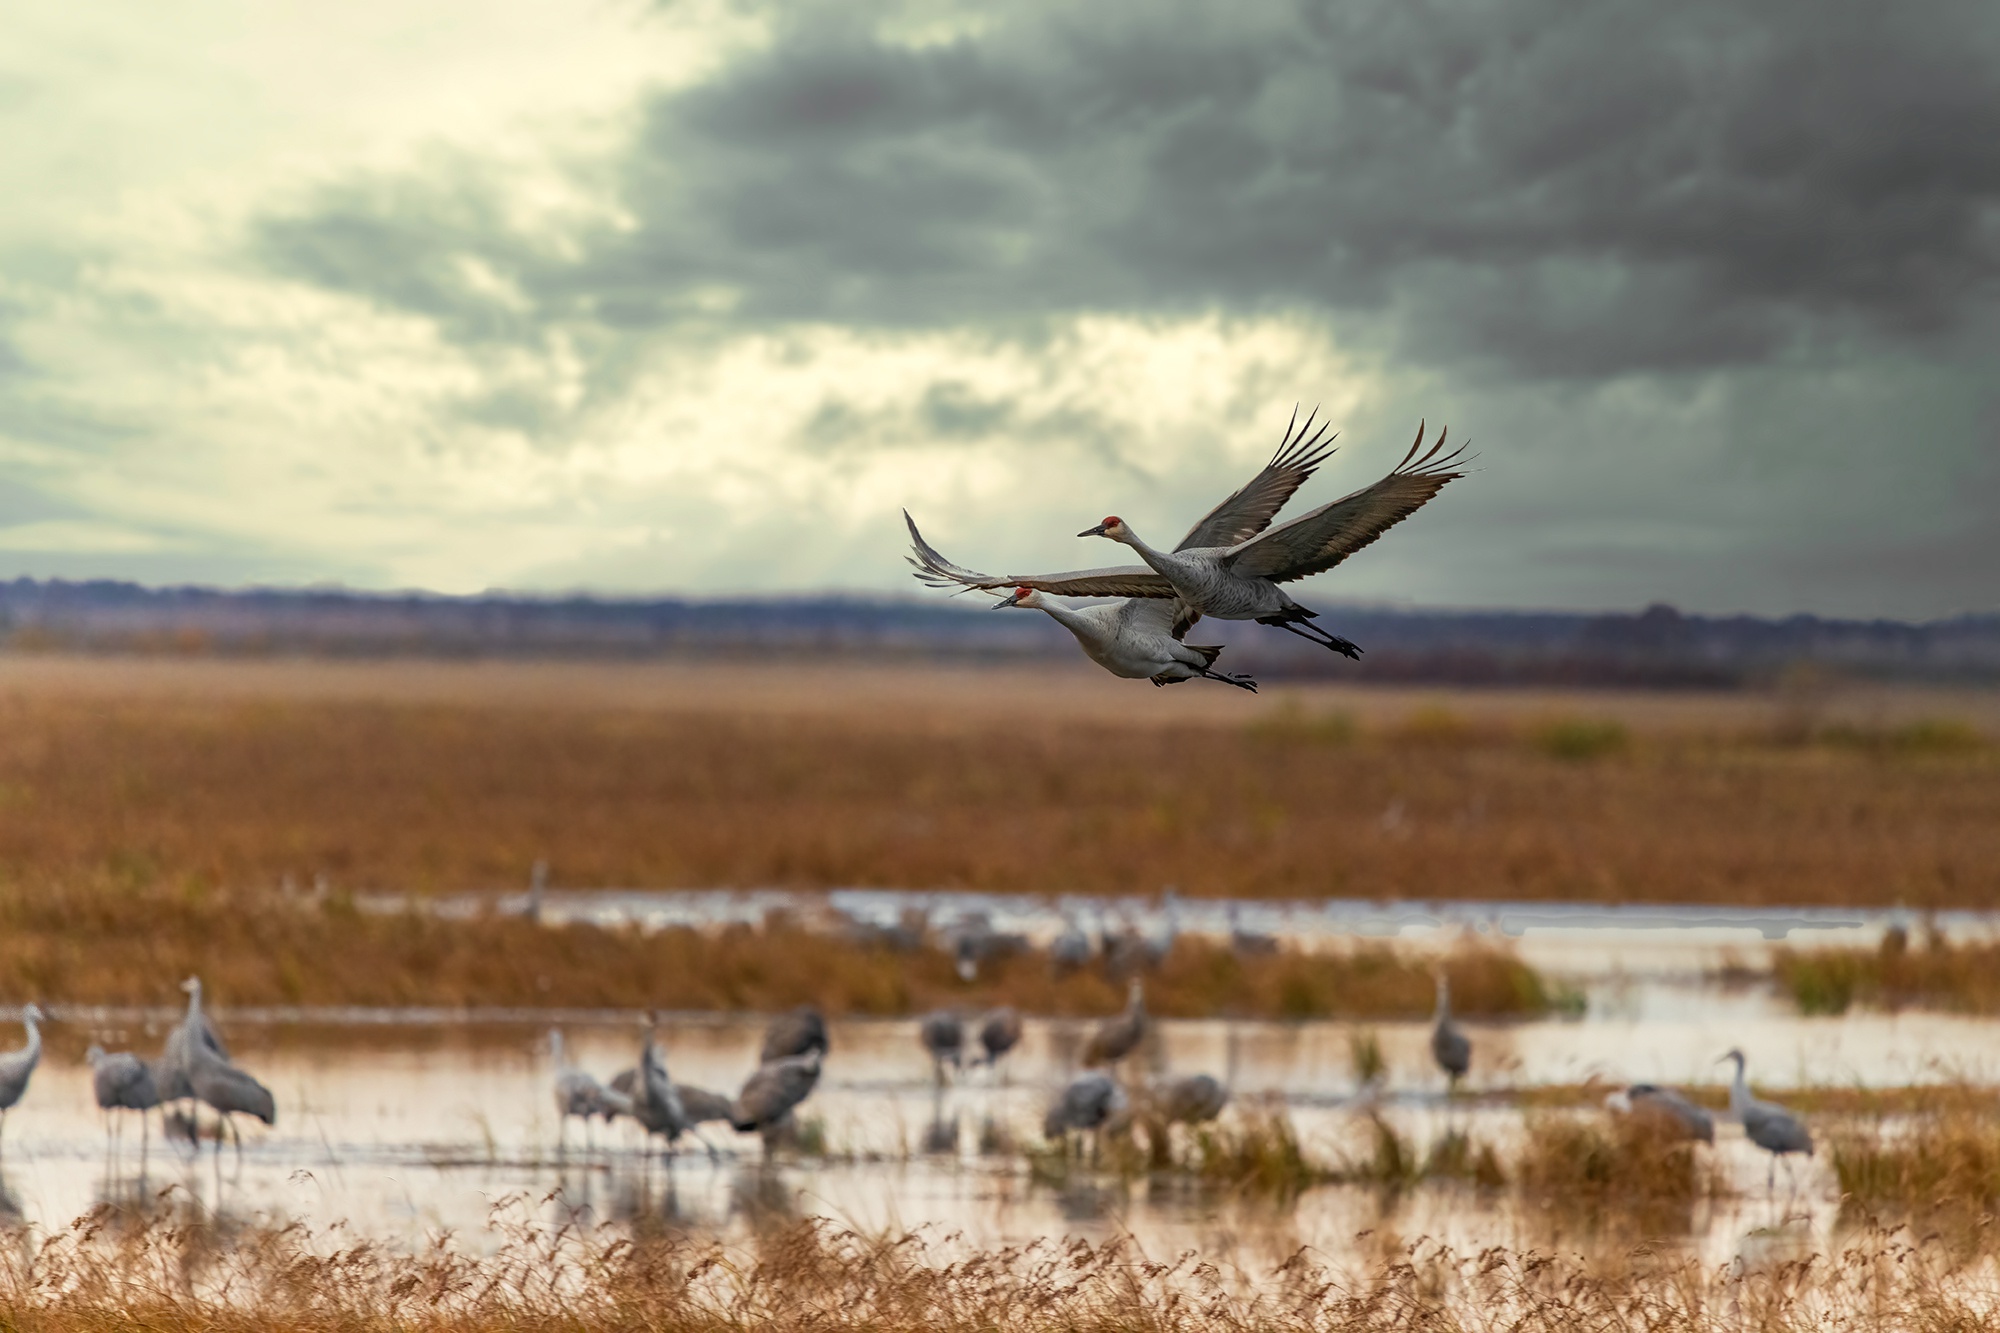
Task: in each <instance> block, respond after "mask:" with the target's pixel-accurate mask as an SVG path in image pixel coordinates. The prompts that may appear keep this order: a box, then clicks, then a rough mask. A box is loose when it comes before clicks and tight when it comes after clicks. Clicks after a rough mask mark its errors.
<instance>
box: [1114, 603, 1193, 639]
mask: <svg viewBox="0 0 2000 1333" xmlns="http://www.w3.org/2000/svg"><path fill="white" fill-rule="evenodd" d="M1117 618H1118V619H1119V620H1120V621H1123V622H1124V623H1125V624H1128V625H1131V626H1134V627H1135V628H1144V629H1148V630H1152V631H1155V632H1163V633H1167V634H1171V635H1173V636H1174V637H1175V638H1176V639H1180V638H1185V637H1186V635H1187V632H1188V630H1189V629H1191V628H1193V626H1194V623H1195V622H1196V621H1197V620H1200V619H1201V612H1199V611H1197V610H1195V609H1194V608H1193V607H1191V606H1189V605H1188V604H1187V603H1186V602H1183V601H1181V600H1180V599H1179V598H1172V599H1164V598H1158V597H1134V598H1131V599H1129V600H1127V601H1126V602H1124V603H1123V604H1121V605H1120V606H1119V608H1118V611H1117Z"/></svg>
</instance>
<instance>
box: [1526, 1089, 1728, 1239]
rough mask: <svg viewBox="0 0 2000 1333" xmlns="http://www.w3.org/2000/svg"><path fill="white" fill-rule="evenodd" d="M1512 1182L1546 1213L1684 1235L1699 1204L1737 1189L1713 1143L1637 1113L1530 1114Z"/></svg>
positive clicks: (1651, 1232)
mask: <svg viewBox="0 0 2000 1333" xmlns="http://www.w3.org/2000/svg"><path fill="white" fill-rule="evenodd" d="M1516 1183H1517V1185H1518V1187H1519V1190H1520V1194H1521V1197H1522V1199H1523V1200H1524V1201H1525V1202H1527V1203H1528V1204H1529V1205H1530V1206H1531V1207H1533V1208H1535V1209H1537V1210H1539V1211H1541V1212H1543V1213H1546V1214H1549V1215H1551V1216H1554V1217H1558V1218H1561V1219H1564V1220H1567V1221H1572V1222H1576V1223H1580V1224H1582V1225H1585V1226H1589V1227H1592V1228H1598V1227H1605V1226H1607V1225H1608V1226H1610V1227H1612V1228H1613V1229H1614V1230H1617V1231H1619V1232H1621V1233H1625V1234H1630V1233H1632V1232H1638V1233H1640V1234H1649V1235H1685V1234H1687V1233H1688V1232H1690V1231H1692V1230H1693V1229H1694V1225H1695V1218H1696V1210H1697V1207H1698V1206H1699V1205H1701V1204H1703V1203H1705V1202H1707V1201H1709V1200H1713V1199H1718V1198H1723V1197H1727V1196H1728V1195H1730V1194H1732V1193H1734V1191H1733V1189H1732V1188H1731V1186H1730V1184H1729V1176H1728V1173H1727V1172H1726V1171H1725V1170H1724V1169H1723V1168H1722V1166H1721V1165H1720V1163H1719V1162H1718V1161H1717V1159H1716V1158H1715V1156H1714V1153H1713V1150H1712V1149H1709V1148H1705V1147H1703V1146H1702V1145H1699V1144H1695V1143H1689V1142H1686V1141H1678V1140H1675V1139H1674V1138H1672V1137H1671V1136H1670V1135H1669V1134H1667V1133H1664V1132H1663V1125H1662V1123H1661V1122H1660V1121H1658V1120H1656V1119H1655V1118H1654V1117H1651V1116H1647V1115H1644V1114H1639V1113H1634V1114H1628V1115H1622V1116H1606V1115H1604V1114H1603V1113H1602V1112H1598V1113H1596V1114H1594V1115H1585V1116H1576V1115H1564V1114H1558V1113H1549V1112H1543V1113H1540V1114H1536V1115H1531V1116H1530V1117H1529V1120H1528V1135H1527V1142H1526V1143H1525V1144H1524V1145H1523V1146H1522V1148H1521V1151H1520V1156H1519V1158H1518V1159H1517V1180H1516Z"/></svg>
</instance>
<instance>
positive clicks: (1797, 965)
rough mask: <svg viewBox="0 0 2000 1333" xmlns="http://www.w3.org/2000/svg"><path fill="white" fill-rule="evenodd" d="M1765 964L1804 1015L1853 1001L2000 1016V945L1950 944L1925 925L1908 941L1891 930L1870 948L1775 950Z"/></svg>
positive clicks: (1838, 1009)
mask: <svg viewBox="0 0 2000 1333" xmlns="http://www.w3.org/2000/svg"><path fill="white" fill-rule="evenodd" d="M1771 965H1772V968H1773V970H1774V971H1775V972H1776V973H1777V977H1778V982H1779V984H1780V985H1781V986H1783V987H1784V988H1785V989H1786V990H1787V991H1789V992H1790V993H1791V995H1792V998H1793V1000H1794V1001H1796V1002H1797V1004H1798V1006H1799V1008H1800V1010H1801V1011H1803V1012H1805V1013H1808V1014H1839V1013H1845V1012H1846V1011H1847V1009H1848V1007H1849V1006H1851V1005H1854V1004H1866V1005H1873V1006H1876V1007H1879V1008H1885V1009H1901V1008H1926V1009H1951V1010H1957V1011H1959V1012H1961V1013H1974V1014H1993V1013H2000V943H1994V942H1976V943H1965V944H1952V943H1950V942H1948V941H1946V940H1945V939H1944V938H1943V937H1941V936H1940V935H1938V934H1936V933H1935V932H1933V931H1928V930H1926V931H1924V932H1922V937H1921V939H1920V940H1919V941H1918V942H1916V943H1912V942H1911V940H1910V938H1909V935H1908V932H1907V931H1904V930H1902V929H1900V928H1897V929H1891V930H1890V931H1889V932H1888V933H1887V934H1886V935H1884V936H1883V939H1882V943H1881V944H1880V945H1879V946H1878V947H1876V948H1874V949H1778V950H1774V951H1773V953H1772V958H1771Z"/></svg>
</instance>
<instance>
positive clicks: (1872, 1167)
mask: <svg viewBox="0 0 2000 1333" xmlns="http://www.w3.org/2000/svg"><path fill="white" fill-rule="evenodd" d="M1936 1094H1937V1095H1936V1098H1935V1102H1936V1103H1937V1104H1936V1105H1934V1107H1933V1109H1931V1110H1929V1111H1928V1112H1924V1113H1920V1114H1916V1115H1905V1116H1898V1117H1878V1118H1876V1119H1875V1121H1874V1122H1873V1123H1872V1124H1849V1125H1846V1126H1843V1127H1842V1128H1841V1129H1840V1130H1838V1131H1836V1132H1835V1134H1834V1135H1833V1136H1832V1149H1833V1152H1832V1159H1833V1169H1834V1174H1835V1176H1836V1177H1837V1178H1838V1179H1839V1181H1840V1191H1841V1195H1842V1202H1843V1206H1844V1208H1845V1210H1846V1211H1847V1212H1848V1213H1850V1214H1859V1215H1863V1216H1872V1217H1897V1218H1903V1217H1907V1218H1912V1219H1915V1220H1917V1221H1918V1222H1920V1223H1921V1224H1924V1225H1928V1226H1941V1227H1944V1228H1946V1229H1947V1230H1949V1231H1952V1232H1954V1233H1957V1234H1958V1235H1960V1236H1961V1237H1962V1236H1963V1234H1964V1232H1965V1231H1966V1230H1967V1229H1968V1228H1976V1229H1988V1228H1991V1227H1992V1225H1993V1224H1994V1222H1995V1221H1996V1219H2000V1120H1996V1119H1995V1116H1994V1108H1993V1106H1992V1103H1991V1099H1990V1098H1984V1099H1982V1098H1979V1097H1977V1096H1975V1095H1974V1094H1972V1093H1971V1092H1970V1091H1969V1090H1964V1089H1950V1088H1945V1089H1938V1090H1936Z"/></svg>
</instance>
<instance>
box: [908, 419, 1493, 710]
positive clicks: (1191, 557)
mask: <svg viewBox="0 0 2000 1333" xmlns="http://www.w3.org/2000/svg"><path fill="white" fill-rule="evenodd" d="M1317 421H1318V412H1317V410H1315V411H1314V412H1313V413H1312V414H1310V415H1308V416H1307V418H1306V420H1305V422H1304V424H1300V422H1299V418H1298V412H1297V410H1296V409H1294V410H1293V412H1292V418H1291V421H1290V422H1289V423H1288V424H1287V425H1286V427H1285V434H1284V437H1283V438H1282V439H1281V440H1280V442H1279V445H1278V449H1277V452H1275V453H1274V454H1272V455H1271V461H1270V462H1268V463H1266V464H1265V465H1264V467H1263V469H1262V470H1261V471H1259V472H1258V473H1257V475H1256V476H1254V477H1252V478H1251V479H1250V480H1249V481H1248V482H1246V483H1245V484H1244V485H1243V486H1242V487H1241V488H1239V489H1238V490H1236V491H1234V492H1232V493H1231V494H1230V495H1229V496H1227V497H1226V498H1225V499H1223V500H1222V502H1221V503H1219V504H1217V505H1216V506H1215V508H1213V509H1211V510H1210V511H1209V512H1208V513H1207V514H1205V515H1204V516H1203V517H1202V518H1201V520H1200V521H1199V522H1197V523H1196V524H1195V525H1194V526H1193V527H1192V528H1190V529H1188V531H1187V534H1186V535H1185V536H1183V537H1182V538H1181V540H1180V542H1179V544H1177V545H1176V546H1175V547H1174V548H1173V549H1172V550H1171V551H1163V550H1160V549H1158V548H1157V547H1154V546H1152V545H1150V544H1148V543H1147V542H1146V541H1145V539H1144V538H1142V537H1140V536H1139V534H1138V532H1137V531H1136V530H1135V529H1134V528H1133V526H1132V525H1131V523H1130V522H1129V521H1127V520H1126V519H1124V518H1121V517H1120V516H1118V515H1117V514H1111V515H1108V516H1106V517H1105V518H1104V519H1103V520H1102V521H1101V522H1099V523H1097V524H1095V525H1094V526H1092V527H1088V528H1085V529H1084V530H1083V531H1082V532H1079V533H1078V534H1077V536H1079V537H1102V538H1105V539H1106V540H1109V541H1114V542H1117V543H1119V544H1120V545H1123V546H1129V547H1131V548H1132V549H1133V550H1134V551H1135V552H1137V553H1138V556H1139V559H1140V560H1141V561H1142V562H1143V563H1141V564H1137V565H1117V566H1109V567H1105V568H1101V569H1078V570H1070V571H1067V572H1065V573H1056V574H999V575H995V574H982V573H980V572H978V571H977V570H972V569H967V568H966V567H964V566H962V565H958V564H955V563H953V562H952V561H950V560H948V559H946V558H945V556H944V555H943V554H941V553H940V552H939V551H938V550H937V548H936V547H934V546H932V545H931V544H930V542H929V541H927V540H925V538H924V535H923V533H922V532H920V531H918V529H917V523H916V520H915V519H914V518H912V517H911V516H910V512H909V511H908V510H907V509H906V510H904V511H903V522H904V525H905V526H906V527H907V528H908V529H909V534H910V545H911V548H912V551H913V554H912V555H911V556H910V558H909V563H910V564H911V565H912V566H914V567H915V569H916V578H917V580H918V581H919V582H921V583H924V584H926V585H928V586H930V587H934V588H948V589H953V590H955V591H957V592H968V591H974V590H978V591H983V592H993V593H999V594H1001V600H1000V601H998V602H996V603H995V604H994V609H995V610H1006V609H1009V608H1020V609H1025V610H1032V611H1040V612H1042V613H1043V614H1045V615H1047V616H1048V617H1049V618H1050V619H1052V620H1054V621H1055V622H1056V623H1057V624H1059V625H1061V626H1062V627H1063V628H1064V629H1066V630H1068V631H1069V632H1070V633H1071V635H1073V636H1074V637H1075V639H1076V641H1077V646H1078V647H1080V648H1081V649H1082V650H1083V652H1084V655H1085V656H1086V657H1088V658H1090V660H1091V661H1093V662H1095V663H1097V665H1099V666H1101V667H1103V668H1104V669H1105V670H1106V671H1108V672H1110V673H1111V674H1112V675H1114V676H1120V677H1124V678H1125V679H1128V680H1150V681H1151V682H1152V683H1153V684H1154V685H1174V684H1178V683H1180V682H1181V681H1186V680H1213V681H1217V682H1219V683H1221V684H1224V685H1233V686H1236V687H1238V688H1240V689H1244V690H1249V691H1252V692H1255V690H1256V689H1257V683H1256V681H1255V680H1253V679H1252V678H1250V677H1249V676H1246V675H1234V674H1230V673H1228V672H1222V671H1217V670H1216V669H1215V664H1216V661H1217V659H1218V658H1220V657H1221V656H1222V652H1223V649H1222V648H1221V647H1220V646H1218V645H1214V644H1206V645H1204V644H1190V643H1188V642H1186V641H1185V636H1186V634H1187V632H1188V630H1189V629H1191V628H1192V627H1193V626H1194V625H1195V623H1196V622H1198V621H1199V620H1201V618H1202V617H1204V616H1207V617H1210V618H1212V619H1215V620H1252V621H1255V622H1257V623H1258V624H1260V625H1270V626H1272V627H1274V628H1277V629H1281V630H1284V631H1285V632H1286V633H1288V634H1294V635H1297V636H1298V637H1299V638H1302V639H1305V640H1306V641H1307V642H1309V643H1314V644H1317V645H1319V646H1320V647H1323V648H1327V649H1330V650H1332V651H1333V652H1336V653H1339V654H1341V655H1343V656H1345V657H1350V658H1356V659H1358V658H1359V657H1360V656H1361V649H1360V648H1359V647H1358V646H1357V645H1356V644H1354V643H1351V642H1349V641H1348V640H1347V639H1344V638H1342V637H1341V636H1340V635H1338V634H1335V633H1334V632H1333V631H1331V630H1329V629H1326V628H1325V627H1323V626H1321V625H1320V624H1319V623H1318V621H1319V612H1317V611H1314V610H1311V609H1309V608H1307V607H1306V606H1304V605H1302V604H1301V603H1299V602H1297V601H1295V600H1294V599H1293V598H1292V596H1291V595H1290V594H1289V593H1287V592H1286V591H1285V590H1284V589H1283V588H1282V587H1280V586H1279V585H1281V584H1285V583H1291V582H1294V581H1296V580H1299V579H1303V578H1309V577H1311V576H1313V575H1315V574H1323V573H1326V572H1327V571H1328V570H1331V569H1333V568H1334V567H1335V566H1336V565H1339V564H1340V563H1341V562H1342V561H1344V560H1346V559H1347V558H1348V557H1349V556H1351V555H1353V554H1354V553H1355V552H1357V551H1359V550H1361V549H1362V548H1364V547H1366V546H1368V545H1370V544H1371V543H1373V542H1374V541H1375V540H1376V539H1377V538H1379V537H1380V536H1381V535H1382V534H1383V533H1385V532H1387V531H1388V530H1389V529H1390V528H1392V527H1394V526H1395V525H1396V524H1398V523H1400V522H1402V521H1403V520H1404V519H1406V518H1408V517H1409V516H1410V515H1411V514H1414V513H1415V512H1416V511H1417V510H1418V509H1420V508H1422V507H1423V506H1424V505H1425V504H1426V503H1427V502H1428V501H1430V499H1431V498H1432V497H1433V496H1435V495H1436V494H1437V493H1438V492H1439V491H1441V490H1443V489H1444V487H1445V486H1446V484H1447V483H1449V482H1452V481H1454V480H1456V479H1457V478H1459V477H1461V476H1463V475H1465V474H1464V473H1463V472H1461V471H1457V470H1455V469H1456V468H1457V467H1458V465H1459V464H1461V463H1462V462H1463V461H1464V458H1465V451H1464V449H1463V448H1460V449H1457V450H1454V451H1452V452H1449V453H1447V452H1446V451H1445V435H1446V432H1445V431H1444V430H1439V431H1438V434H1437V438H1436V440H1435V441H1434V442H1433V443H1432V444H1431V445H1430V447H1429V448H1428V449H1426V448H1425V447H1424V426H1423V424H1422V423H1419V424H1418V426H1417V438H1416V443H1414V444H1412V445H1411V446H1410V449H1409V452H1407V453H1406V454H1404V456H1403V459H1402V461H1401V462H1399V463H1398V464H1397V465H1396V466H1395V467H1394V468H1392V469H1391V470H1390V472H1389V474H1388V475H1387V476H1385V477H1383V478H1382V479H1381V480H1380V481H1377V482H1375V483H1374V484H1373V485H1370V486H1365V487H1363V488H1362V489H1360V490H1358V491H1355V492H1353V493H1352V494H1350V495H1346V496H1343V497H1342V498H1340V499H1338V500H1334V501H1331V502H1329V503H1327V504H1323V505H1321V506H1319V507H1318V508H1317V509H1313V510H1310V511H1308V512H1307V513H1304V514H1301V515H1299V516H1297V517H1296V518H1292V519H1289V520H1287V521H1286V522H1284V523H1280V524H1278V525H1277V526H1276V527H1272V526H1271V525H1272V523H1273V521H1274V520H1275V519H1276V518H1277V517H1278V513H1279V511H1280V510H1282V509H1283V508H1284V507H1285V505H1286V504H1287V503H1288V502H1289V501H1290V500H1291V498H1292V496H1293V495H1294V494H1295V493H1296V492H1297V491H1298V489H1299V488H1300V487H1301V486H1303V485H1305V483H1306V482H1307V481H1308V480H1309V479H1310V478H1311V477H1312V475H1313V473H1314V472H1315V471H1316V470H1317V469H1318V468H1319V466H1320V464H1322V463H1324V462H1325V461H1326V460H1327V458H1328V457H1329V456H1331V455H1332V453H1333V436H1332V435H1331V434H1330V432H1329V427H1328V426H1327V425H1326V424H1325V423H1320V424H1319V425H1317V427H1315V422H1317ZM1068 597H1081V598H1095V599H1111V600H1108V601H1098V602H1097V603H1096V604H1094V605H1088V606H1075V605H1072V604H1070V603H1069V602H1067V601H1064V600H1061V599H1063V598H1068Z"/></svg>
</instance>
